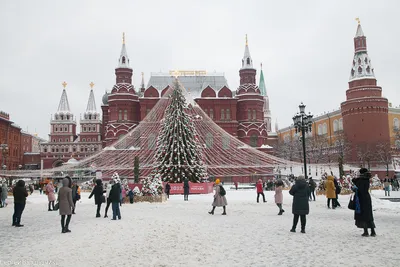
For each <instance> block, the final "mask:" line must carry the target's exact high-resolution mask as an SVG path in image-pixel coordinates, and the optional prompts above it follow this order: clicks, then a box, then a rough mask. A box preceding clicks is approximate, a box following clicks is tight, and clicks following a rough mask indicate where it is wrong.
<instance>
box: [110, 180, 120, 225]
mask: <svg viewBox="0 0 400 267" xmlns="http://www.w3.org/2000/svg"><path fill="white" fill-rule="evenodd" d="M120 194H121V185H120V183H119V182H118V180H117V181H116V182H114V185H113V186H112V187H111V190H110V194H109V199H110V201H111V207H112V211H113V218H112V220H116V219H117V217H118V220H121V211H120V208H119V207H120V203H121V202H120V201H121V198H120Z"/></svg>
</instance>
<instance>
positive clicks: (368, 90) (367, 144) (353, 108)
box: [341, 21, 390, 162]
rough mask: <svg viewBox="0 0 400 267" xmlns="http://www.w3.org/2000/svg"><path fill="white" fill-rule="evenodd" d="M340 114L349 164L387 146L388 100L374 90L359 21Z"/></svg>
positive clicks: (365, 44)
mask: <svg viewBox="0 0 400 267" xmlns="http://www.w3.org/2000/svg"><path fill="white" fill-rule="evenodd" d="M341 112H342V117H343V128H344V130H345V134H346V137H347V139H348V141H349V142H350V144H351V146H352V152H351V161H352V162H359V161H360V157H362V154H367V153H369V154H371V153H372V154H374V151H375V149H376V145H377V144H383V143H389V142H390V137H389V122H388V100H387V99H386V98H384V97H382V88H381V87H379V86H377V82H376V78H375V73H374V69H373V68H372V65H371V59H370V58H369V56H368V53H367V40H366V37H365V35H364V33H363V30H362V28H361V24H360V21H358V26H357V32H356V36H355V37H354V58H353V62H352V68H351V73H350V81H349V89H348V90H347V91H346V101H345V102H343V103H342V104H341Z"/></svg>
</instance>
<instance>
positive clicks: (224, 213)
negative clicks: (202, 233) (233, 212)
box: [222, 206, 226, 215]
mask: <svg viewBox="0 0 400 267" xmlns="http://www.w3.org/2000/svg"><path fill="white" fill-rule="evenodd" d="M223 208H224V212H223V213H222V215H226V209H225V206H224V207H223Z"/></svg>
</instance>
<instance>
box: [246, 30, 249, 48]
mask: <svg viewBox="0 0 400 267" xmlns="http://www.w3.org/2000/svg"><path fill="white" fill-rule="evenodd" d="M248 44H249V42H248V40H247V33H246V45H248Z"/></svg>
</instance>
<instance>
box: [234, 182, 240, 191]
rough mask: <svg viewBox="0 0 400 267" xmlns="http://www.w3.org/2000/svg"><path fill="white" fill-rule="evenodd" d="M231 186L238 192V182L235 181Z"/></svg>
mask: <svg viewBox="0 0 400 267" xmlns="http://www.w3.org/2000/svg"><path fill="white" fill-rule="evenodd" d="M233 184H234V185H235V189H236V190H238V187H239V183H238V181H235V182H234V183H233Z"/></svg>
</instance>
